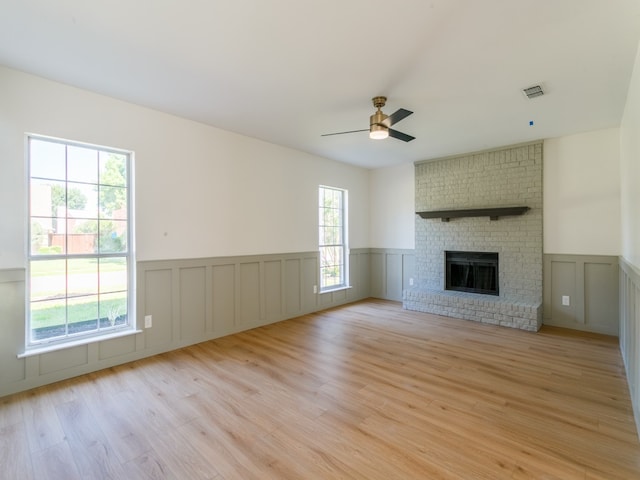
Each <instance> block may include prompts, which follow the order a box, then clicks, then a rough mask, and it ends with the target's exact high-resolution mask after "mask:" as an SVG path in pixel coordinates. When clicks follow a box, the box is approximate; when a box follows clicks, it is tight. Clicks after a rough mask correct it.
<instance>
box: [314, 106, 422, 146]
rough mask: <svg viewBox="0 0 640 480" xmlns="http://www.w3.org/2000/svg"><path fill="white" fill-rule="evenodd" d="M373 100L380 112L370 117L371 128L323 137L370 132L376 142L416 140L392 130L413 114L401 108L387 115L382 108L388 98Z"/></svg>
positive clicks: (328, 134)
mask: <svg viewBox="0 0 640 480" xmlns="http://www.w3.org/2000/svg"><path fill="white" fill-rule="evenodd" d="M372 100H373V106H374V107H376V108H377V109H378V111H377V112H376V113H374V114H373V115H371V117H369V128H367V129H364V130H349V131H347V132H336V133H325V134H324V135H321V136H322V137H328V136H330V135H342V134H345V133H356V132H369V138H373V139H375V140H381V139H383V138H387V137H393V138H397V139H398V140H402V141H403V142H410V141H411V140H413V139H415V138H416V137H412V136H411V135H407V134H406V133H402V132H399V131H397V130H394V129H393V128H390V127H391V126H392V125H394V124H396V123H398V122H399V121H400V120H403V119H405V118H407V117H408V116H409V115H411V114H412V113H413V112H411V111H409V110H405V109H404V108H401V109H399V110H396V111H395V112H394V113H392V114H391V115H385V114H384V113H383V112H382V110H381V108H382V107H384V105H385V103H387V97H373V99H372Z"/></svg>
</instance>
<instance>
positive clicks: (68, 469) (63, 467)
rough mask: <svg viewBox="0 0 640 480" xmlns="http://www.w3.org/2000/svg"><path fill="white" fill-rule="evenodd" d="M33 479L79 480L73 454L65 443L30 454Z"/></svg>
mask: <svg viewBox="0 0 640 480" xmlns="http://www.w3.org/2000/svg"><path fill="white" fill-rule="evenodd" d="M31 456H32V458H33V469H34V472H35V478H37V479H38V480H60V479H62V478H64V479H65V480H76V479H78V480H80V479H81V478H82V477H81V476H80V473H79V472H78V468H77V467H76V463H75V461H74V459H73V453H72V452H71V449H70V448H69V444H68V442H66V441H62V442H60V443H58V444H56V445H52V446H50V447H48V448H45V449H42V450H38V451H36V452H33V453H32V455H31Z"/></svg>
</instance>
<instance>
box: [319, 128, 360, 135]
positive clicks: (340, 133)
mask: <svg viewBox="0 0 640 480" xmlns="http://www.w3.org/2000/svg"><path fill="white" fill-rule="evenodd" d="M368 131H369V129H368V128H365V129H364V130H349V131H347V132H335V133H323V134H322V135H320V136H321V137H330V136H331V135H344V134H345V133H357V132H368Z"/></svg>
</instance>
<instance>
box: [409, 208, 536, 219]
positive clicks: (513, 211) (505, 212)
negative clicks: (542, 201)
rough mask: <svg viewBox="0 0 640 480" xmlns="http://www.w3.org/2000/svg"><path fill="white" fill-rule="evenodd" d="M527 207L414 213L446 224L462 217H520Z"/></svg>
mask: <svg viewBox="0 0 640 480" xmlns="http://www.w3.org/2000/svg"><path fill="white" fill-rule="evenodd" d="M527 210H529V207H492V208H467V209H458V210H432V211H430V212H416V213H417V214H418V215H420V216H421V217H422V218H441V219H442V221H443V222H448V221H449V219H451V218H462V217H489V218H490V219H491V220H497V219H498V217H506V216H512V215H522V214H524V213H525V212H526V211H527Z"/></svg>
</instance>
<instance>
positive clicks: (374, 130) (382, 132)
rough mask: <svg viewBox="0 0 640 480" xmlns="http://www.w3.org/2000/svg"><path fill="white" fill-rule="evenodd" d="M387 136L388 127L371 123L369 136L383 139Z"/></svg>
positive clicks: (374, 138)
mask: <svg viewBox="0 0 640 480" xmlns="http://www.w3.org/2000/svg"><path fill="white" fill-rule="evenodd" d="M388 136H389V129H388V128H387V127H385V126H384V125H371V129H370V130H369V138H372V139H373V140H384V139H385V138H387V137H388Z"/></svg>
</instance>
